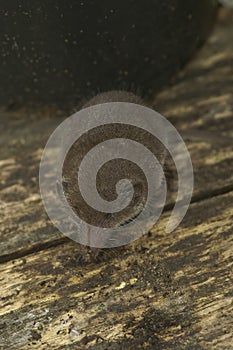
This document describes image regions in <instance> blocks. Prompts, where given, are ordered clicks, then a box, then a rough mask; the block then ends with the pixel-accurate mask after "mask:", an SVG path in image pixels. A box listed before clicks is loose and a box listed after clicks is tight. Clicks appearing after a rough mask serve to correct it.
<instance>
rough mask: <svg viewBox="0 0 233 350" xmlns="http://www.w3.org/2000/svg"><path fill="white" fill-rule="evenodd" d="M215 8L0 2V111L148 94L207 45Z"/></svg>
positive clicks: (189, 2) (170, 0) (150, 0)
mask: <svg viewBox="0 0 233 350" xmlns="http://www.w3.org/2000/svg"><path fill="white" fill-rule="evenodd" d="M216 8H217V3H216V1H215V0H201V1H200V0H146V1H142V0H82V1H81V0H80V1H79V0H57V1H46V0H44V1H43V0H40V1H39V0H30V1H29V0H11V1H9V0H2V1H1V8H0V43H1V44H0V45H1V46H0V57H1V65H0V81H1V86H0V104H2V105H6V104H8V103H12V102H24V103H25V102H39V103H57V104H59V105H60V106H62V107H70V106H74V105H75V104H77V103H78V102H79V101H80V100H81V99H82V98H83V97H89V96H91V95H93V94H94V93H97V92H99V91H106V90H109V89H127V90H137V89H139V91H140V92H141V93H142V95H143V94H150V93H151V92H152V91H156V90H157V89H159V88H160V87H161V86H163V85H164V84H167V83H168V81H169V79H170V78H171V76H172V75H174V74H175V73H176V72H177V71H178V70H179V69H180V68H181V67H182V66H183V65H184V63H185V62H186V61H187V60H188V59H190V57H191V56H192V55H193V53H194V51H195V50H196V49H197V47H199V46H200V44H201V43H202V42H203V41H204V40H205V38H206V36H207V34H208V32H209V30H210V28H211V26H212V24H213V21H214V18H215V14H216Z"/></svg>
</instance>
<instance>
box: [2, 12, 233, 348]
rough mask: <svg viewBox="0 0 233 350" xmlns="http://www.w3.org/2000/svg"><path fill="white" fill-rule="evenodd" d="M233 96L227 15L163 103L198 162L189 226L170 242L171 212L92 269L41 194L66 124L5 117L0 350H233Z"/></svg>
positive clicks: (232, 38) (231, 19) (47, 116)
mask: <svg viewBox="0 0 233 350" xmlns="http://www.w3.org/2000/svg"><path fill="white" fill-rule="evenodd" d="M232 91H233V12H232V11H230V10H228V11H226V10H222V11H221V13H220V14H219V19H218V23H217V25H216V28H215V30H214V32H213V34H212V35H211V37H210V39H209V41H208V43H206V44H205V46H204V47H203V48H202V49H201V51H200V52H199V53H198V54H197V56H196V57H195V58H194V59H193V61H192V62H191V63H190V64H189V65H188V67H186V68H185V70H184V71H183V72H182V73H181V74H180V75H179V77H177V78H176V81H174V85H173V86H172V87H170V88H167V89H165V90H164V91H163V92H161V93H160V94H159V95H158V96H156V97H155V99H154V106H155V109H156V110H157V111H159V112H161V113H162V114H163V115H164V116H166V117H167V118H168V119H169V120H170V121H171V122H172V123H173V124H174V125H175V126H176V127H177V129H178V131H179V132H180V133H181V134H182V135H183V137H184V139H185V141H186V143H187V146H188V148H189V150H190V153H191V157H192V160H193V165H194V173H195V191H194V196H193V203H192V205H191V207H190V209H189V212H188V214H187V216H186V217H185V219H184V221H183V223H182V224H181V226H180V227H179V228H178V229H177V230H176V231H175V232H173V233H172V234H169V235H167V234H166V233H165V229H164V228H165V224H166V222H167V220H168V217H169V214H170V212H169V210H167V211H166V212H165V214H164V215H163V217H162V218H161V220H160V222H159V224H158V225H157V226H156V228H155V229H154V230H153V231H152V232H151V233H150V234H148V235H145V236H144V237H142V238H141V239H140V240H139V241H137V242H135V243H134V244H131V245H130V246H128V247H126V248H124V249H123V248H122V249H119V250H114V251H111V252H108V253H107V252H106V253H105V254H104V256H103V258H102V260H101V261H99V262H88V263H82V262H80V259H79V256H80V247H79V245H77V244H75V243H73V242H71V241H69V240H68V239H66V238H64V236H62V235H61V234H60V233H59V232H58V231H57V230H56V229H55V228H54V227H53V225H52V224H51V223H50V221H49V220H48V218H47V216H46V213H45V212H44V209H43V206H42V203H41V199H40V195H39V190H38V167H39V161H40V157H41V153H42V150H43V147H44V145H45V143H46V140H47V138H48V137H49V135H50V133H51V132H52V131H53V130H54V128H55V127H56V126H57V125H58V124H59V123H60V122H61V121H62V120H63V119H64V117H65V116H64V115H62V114H61V113H59V112H57V111H56V110H55V109H51V108H49V109H46V108H45V109H44V110H39V111H35V110H31V111H29V110H26V109H23V108H22V109H21V110H17V111H14V110H7V111H6V110H5V111H4V110H2V111H1V113H0V119H1V125H0V128H1V130H0V131H1V139H0V149H1V160H0V171H1V177H0V222H1V224H0V225H1V226H0V238H1V244H0V263H1V274H0V305H1V309H0V315H1V318H0V349H4V350H5V349H12V350H14V349H33V348H34V349H56V350H57V349H81V350H83V349H93V350H97V349H101V350H102V349H119V350H121V349H144V348H145V349H155V350H156V349H159V350H160V349H175V350H182V349H185V350H189V349H190V350H193V349H198V350H199V349H200V350H206V349H208V350H223V349H224V350H232V349H233V345H232V344H233V336H232V330H233V329H232V324H233V306H232V301H233V298H232V296H233V289H232V282H233V279H232V262H233V259H232V253H233V239H232V234H233V205H232V203H233V93H232ZM175 193H176V189H175V188H174V189H173V193H171V196H170V198H169V202H170V203H171V202H172V201H173V200H174V198H175ZM167 208H168V209H169V208H170V205H168V206H167Z"/></svg>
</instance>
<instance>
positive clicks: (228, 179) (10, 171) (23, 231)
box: [0, 11, 233, 261]
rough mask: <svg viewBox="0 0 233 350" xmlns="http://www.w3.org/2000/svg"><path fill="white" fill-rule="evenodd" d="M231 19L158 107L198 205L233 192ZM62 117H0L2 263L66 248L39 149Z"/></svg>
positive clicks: (49, 113) (225, 14)
mask: <svg viewBox="0 0 233 350" xmlns="http://www.w3.org/2000/svg"><path fill="white" fill-rule="evenodd" d="M232 18H233V14H232V11H222V13H221V15H220V19H219V22H218V24H217V26H216V29H215V31H214V33H213V35H212V36H211V38H210V40H209V41H208V43H207V44H206V45H205V47H204V48H203V49H202V50H201V52H200V53H199V54H198V55H197V57H196V58H195V59H194V60H193V61H192V62H191V63H190V64H189V66H188V67H187V68H186V69H185V70H184V72H183V73H182V74H181V75H180V77H179V78H178V80H177V81H176V83H175V85H174V86H173V87H171V88H167V89H165V91H164V92H162V93H161V94H160V95H158V96H157V97H156V98H155V102H154V105H155V108H156V109H157V110H158V111H160V112H161V113H162V114H164V115H165V116H166V117H168V118H169V119H170V120H171V121H172V123H174V125H175V126H176V127H177V129H178V130H179V131H180V132H181V134H182V135H184V138H185V139H186V141H187V145H188V148H189V150H190V152H191V156H192V160H193V163H194V172H195V191H194V197H193V198H194V200H195V201H196V200H200V199H202V198H207V197H211V196H212V195H216V194H221V193H226V192H228V191H230V190H231V189H232V188H233V172H232V168H233V156H232V155H233V149H232V137H233V133H232V130H233V119H232V115H233V105H232V100H233V94H232V79H233V78H232V77H233V65H232V58H233V48H232V43H233V30H232V29H233V21H232ZM64 117H65V116H64V115H59V114H58V112H57V111H55V110H54V109H47V110H46V109H45V110H40V111H35V110H31V111H28V110H24V109H22V110H20V111H19V110H18V111H2V112H1V114H0V118H1V125H0V128H1V139H0V147H1V161H0V172H1V178H0V221H1V225H0V241H1V243H0V261H7V260H9V259H12V258H14V257H20V256H24V255H25V254H28V253H30V252H32V251H33V250H40V249H44V248H46V247H48V246H50V245H53V244H54V245H57V244H59V243H62V242H63V241H64V237H63V236H62V235H61V234H60V233H59V232H58V231H57V230H56V229H55V228H54V227H53V226H52V224H51V223H50V221H49V220H48V219H47V216H46V214H45V211H44V209H43V206H42V203H41V200H40V197H39V189H38V167H39V160H40V157H41V153H42V149H43V147H44V145H45V143H46V140H47V138H48V137H49V135H50V133H51V132H52V130H53V129H54V128H55V127H56V126H57V125H58V124H59V123H60V122H61V121H62V120H63V119H64ZM173 189H174V193H173V195H172V193H171V194H170V197H169V201H171V199H172V197H173V198H174V196H175V193H176V188H175V187H174V188H173Z"/></svg>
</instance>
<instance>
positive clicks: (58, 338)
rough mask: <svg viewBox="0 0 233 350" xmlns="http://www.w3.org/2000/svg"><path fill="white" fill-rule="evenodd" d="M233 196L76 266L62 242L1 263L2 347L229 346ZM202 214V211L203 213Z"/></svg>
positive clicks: (207, 349)
mask: <svg viewBox="0 0 233 350" xmlns="http://www.w3.org/2000/svg"><path fill="white" fill-rule="evenodd" d="M232 201H233V192H230V193H228V194H226V195H222V196H217V197H214V198H212V199H208V200H205V201H201V202H199V203H194V204H192V205H191V208H190V211H189V213H188V215H187V216H186V218H185V220H184V222H183V224H182V225H181V226H180V227H179V229H177V230H176V231H175V232H173V233H172V234H169V235H167V234H166V233H165V230H164V227H165V223H166V221H167V217H166V216H168V214H169V213H167V214H166V216H165V217H164V218H163V220H161V222H160V225H158V227H157V228H156V230H155V231H154V232H152V234H151V235H150V236H148V235H145V236H144V237H143V238H142V239H141V240H139V241H137V242H135V243H134V244H131V245H130V246H127V247H126V248H125V249H120V250H119V251H118V250H116V251H115V252H112V253H111V254H110V255H107V256H105V257H103V260H102V261H100V262H99V263H93V262H91V263H86V264H84V265H81V264H80V262H79V260H78V255H79V249H80V248H79V245H77V244H75V243H73V242H69V243H68V244H64V245H61V246H59V247H56V248H55V247H53V248H51V249H49V250H46V251H41V252H39V253H35V254H33V255H29V256H27V257H25V258H23V259H18V260H15V261H10V262H8V263H6V264H3V265H2V266H1V279H0V290H1V299H0V300H1V310H0V315H1V320H0V348H1V349H4V350H5V349H11V350H14V349H25V350H26V349H32V348H33V347H35V348H37V349H56V350H57V349H82V350H84V349H95V350H96V349H119V350H122V349H142V348H145V349H153V350H156V349H159V350H160V349H169V350H170V349H176V350H178V349H179V350H180V349H181V350H182V349H186V350H188V349H189V350H194V349H203V350H230V349H232V340H233V338H232V321H233V314H232V312H233V306H232V301H233V296H232V292H233V288H232V285H233V284H232V282H233V281H232V277H233V276H232V263H233V259H232V254H233V220H232V219H233V206H232ZM203 213H204V215H203Z"/></svg>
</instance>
